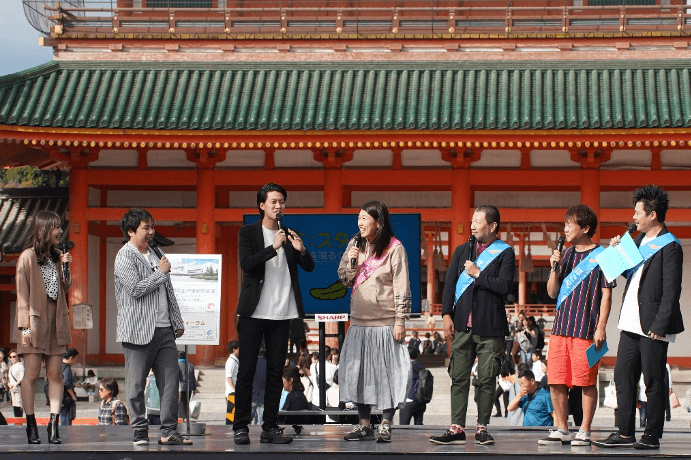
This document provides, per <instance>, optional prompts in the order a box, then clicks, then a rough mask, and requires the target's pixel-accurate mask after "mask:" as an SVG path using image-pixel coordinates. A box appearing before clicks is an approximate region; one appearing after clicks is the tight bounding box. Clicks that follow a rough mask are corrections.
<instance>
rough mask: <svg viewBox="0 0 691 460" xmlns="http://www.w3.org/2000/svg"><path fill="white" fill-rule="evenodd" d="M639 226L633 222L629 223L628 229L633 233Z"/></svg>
mask: <svg viewBox="0 0 691 460" xmlns="http://www.w3.org/2000/svg"><path fill="white" fill-rule="evenodd" d="M637 228H638V227H637V226H636V224H631V225H629V228H627V229H626V231H627V232H629V233H631V234H633V232H635V231H636V229H637Z"/></svg>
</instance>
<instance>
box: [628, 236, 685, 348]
mask: <svg viewBox="0 0 691 460" xmlns="http://www.w3.org/2000/svg"><path fill="white" fill-rule="evenodd" d="M654 239H655V238H648V237H643V240H641V244H640V246H643V245H644V244H647V243H648V242H650V241H652V240H654ZM640 246H639V247H640ZM643 265H644V264H643ZM643 265H641V266H640V267H638V270H636V273H634V274H633V277H632V278H631V282H630V283H629V289H628V290H627V291H626V295H625V296H624V303H623V304H622V306H621V314H620V315H619V324H617V328H618V329H620V330H622V331H626V332H631V333H632V334H637V335H642V336H644V337H648V334H647V333H644V332H643V329H642V327H641V311H640V308H639V306H638V288H639V287H640V286H641V276H642V275H643ZM676 338H677V335H676V334H667V335H666V336H665V337H663V338H662V340H663V341H665V342H669V343H674V341H675V340H676Z"/></svg>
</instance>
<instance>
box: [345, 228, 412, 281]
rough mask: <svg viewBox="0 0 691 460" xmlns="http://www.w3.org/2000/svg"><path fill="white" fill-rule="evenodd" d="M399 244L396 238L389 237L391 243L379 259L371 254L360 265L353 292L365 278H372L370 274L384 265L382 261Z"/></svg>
mask: <svg viewBox="0 0 691 460" xmlns="http://www.w3.org/2000/svg"><path fill="white" fill-rule="evenodd" d="M399 244H401V242H400V241H399V240H398V239H397V238H396V237H391V241H389V246H388V247H387V248H386V249H384V251H383V252H382V254H381V256H380V257H377V255H376V254H372V255H371V256H370V257H369V258H368V259H367V260H365V261H364V262H363V263H362V265H360V267H359V268H358V271H357V274H356V275H355V282H354V283H353V291H355V289H357V287H358V286H359V285H361V284H362V283H364V282H365V280H367V278H369V277H370V276H372V273H374V272H375V270H377V269H378V268H379V267H381V266H382V265H383V264H384V260H386V257H387V256H388V255H389V252H391V250H392V249H393V248H395V247H396V246H398V245H399Z"/></svg>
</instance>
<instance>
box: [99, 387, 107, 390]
mask: <svg viewBox="0 0 691 460" xmlns="http://www.w3.org/2000/svg"><path fill="white" fill-rule="evenodd" d="M98 391H106V389H105V388H103V387H101V388H99V389H98Z"/></svg>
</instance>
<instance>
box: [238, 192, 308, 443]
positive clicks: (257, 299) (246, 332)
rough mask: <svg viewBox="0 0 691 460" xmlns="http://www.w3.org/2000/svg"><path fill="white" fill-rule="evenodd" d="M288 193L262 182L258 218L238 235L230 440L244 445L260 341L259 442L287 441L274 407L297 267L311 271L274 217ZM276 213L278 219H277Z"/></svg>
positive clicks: (297, 242)
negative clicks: (261, 407) (262, 369)
mask: <svg viewBox="0 0 691 460" xmlns="http://www.w3.org/2000/svg"><path fill="white" fill-rule="evenodd" d="M287 196H288V193H287V192H286V190H285V189H284V188H283V187H281V186H280V185H276V184H271V183H270V184H266V185H265V186H263V187H262V188H261V190H259V192H257V207H258V208H259V214H260V216H261V217H262V220H261V221H259V222H257V223H255V224H251V225H245V226H243V227H242V228H241V229H240V233H239V256H240V267H241V268H242V271H243V277H242V291H241V292H240V299H239V301H238V309H237V312H238V315H239V317H240V318H239V319H238V335H239V337H240V368H239V370H238V378H237V383H236V386H235V420H234V422H233V431H234V432H235V443H236V444H249V442H250V438H249V430H248V425H249V424H250V421H251V416H252V384H253V381H254V373H255V370H256V364H257V354H258V353H259V348H260V346H261V343H262V340H263V341H264V343H265V345H266V393H265V397H264V423H263V425H262V434H261V439H260V440H261V442H262V443H273V444H287V443H290V442H291V441H292V440H293V439H292V438H291V437H290V436H285V435H283V431H282V430H281V429H280V428H279V427H278V405H279V401H280V399H281V390H282V389H283V381H282V379H281V377H282V375H283V365H284V363H285V359H286V353H287V344H288V334H289V331H290V320H291V319H294V318H303V317H304V316H305V314H304V311H303V309H302V297H301V295H300V284H299V282H298V273H297V267H298V265H299V266H300V267H302V269H303V270H305V271H307V272H311V271H312V270H313V269H314V260H313V259H312V256H311V255H310V253H309V252H308V251H307V249H306V248H305V245H304V244H303V242H302V240H301V239H300V237H299V236H298V234H297V233H295V232H294V231H293V230H291V229H286V228H283V227H282V226H281V225H280V224H279V220H280V219H281V217H282V216H283V213H284V211H285V201H286V198H287ZM277 216H279V219H278V220H277Z"/></svg>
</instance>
